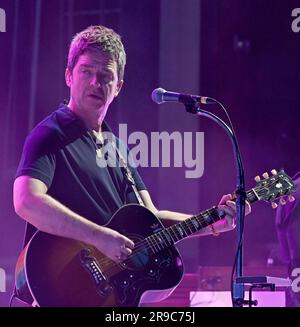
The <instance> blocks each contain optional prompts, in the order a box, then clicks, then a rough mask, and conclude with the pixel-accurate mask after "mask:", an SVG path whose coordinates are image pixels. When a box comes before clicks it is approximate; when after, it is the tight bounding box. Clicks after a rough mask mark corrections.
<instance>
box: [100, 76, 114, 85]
mask: <svg viewBox="0 0 300 327" xmlns="http://www.w3.org/2000/svg"><path fill="white" fill-rule="evenodd" d="M112 79H113V78H112V77H111V76H110V75H104V76H103V77H102V82H103V83H104V84H108V83H109V82H111V81H112Z"/></svg>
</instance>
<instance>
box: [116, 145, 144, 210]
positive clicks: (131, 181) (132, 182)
mask: <svg viewBox="0 0 300 327" xmlns="http://www.w3.org/2000/svg"><path fill="white" fill-rule="evenodd" d="M111 144H112V146H113V148H114V150H115V151H116V153H117V155H118V157H119V162H120V167H121V171H122V173H123V175H124V177H125V178H126V180H127V183H128V185H129V186H130V187H131V188H132V190H133V192H134V194H135V196H136V198H137V200H138V203H139V204H140V205H141V206H145V204H144V202H143V200H142V198H141V196H140V194H139V191H138V189H137V187H136V183H135V180H134V178H133V176H132V173H131V171H130V169H129V168H128V165H127V163H126V160H125V159H124V157H123V156H122V154H121V152H120V151H119V149H118V147H117V146H116V144H115V142H114V141H112V142H111Z"/></svg>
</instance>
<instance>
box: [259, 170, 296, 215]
mask: <svg viewBox="0 0 300 327" xmlns="http://www.w3.org/2000/svg"><path fill="white" fill-rule="evenodd" d="M271 174H272V175H271V176H269V174H268V173H264V174H263V175H262V176H263V179H261V178H260V177H259V176H256V177H255V181H256V186H255V188H254V189H253V192H254V193H255V195H256V196H257V198H258V200H265V201H267V202H271V203H272V208H274V209H275V208H277V206H278V204H277V203H276V202H274V200H276V199H279V201H280V203H281V204H283V205H284V204H285V203H286V199H288V200H289V201H290V202H292V201H294V200H295V198H294V197H293V195H291V194H290V193H293V192H295V191H296V187H295V185H294V183H293V181H292V179H291V177H289V176H288V175H287V174H286V173H285V172H284V171H283V170H281V171H280V172H277V171H276V170H275V169H273V170H271Z"/></svg>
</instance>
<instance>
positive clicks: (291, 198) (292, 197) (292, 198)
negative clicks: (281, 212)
mask: <svg viewBox="0 0 300 327" xmlns="http://www.w3.org/2000/svg"><path fill="white" fill-rule="evenodd" d="M288 198H289V201H290V202H294V201H295V197H294V196H293V195H292V194H290V195H289V196H288Z"/></svg>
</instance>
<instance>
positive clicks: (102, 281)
mask: <svg viewBox="0 0 300 327" xmlns="http://www.w3.org/2000/svg"><path fill="white" fill-rule="evenodd" d="M90 253H91V251H90V250H88V249H83V250H81V251H80V253H79V258H80V262H81V265H82V267H83V268H84V269H85V270H86V271H87V272H88V273H89V274H90V276H91V278H92V279H93V280H94V282H95V284H96V289H97V293H98V294H100V295H101V296H107V295H109V293H111V291H112V286H111V285H110V284H109V283H108V281H107V279H106V278H105V277H104V275H103V274H102V271H101V268H100V267H99V265H98V262H97V260H96V258H94V257H93V256H90Z"/></svg>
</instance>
